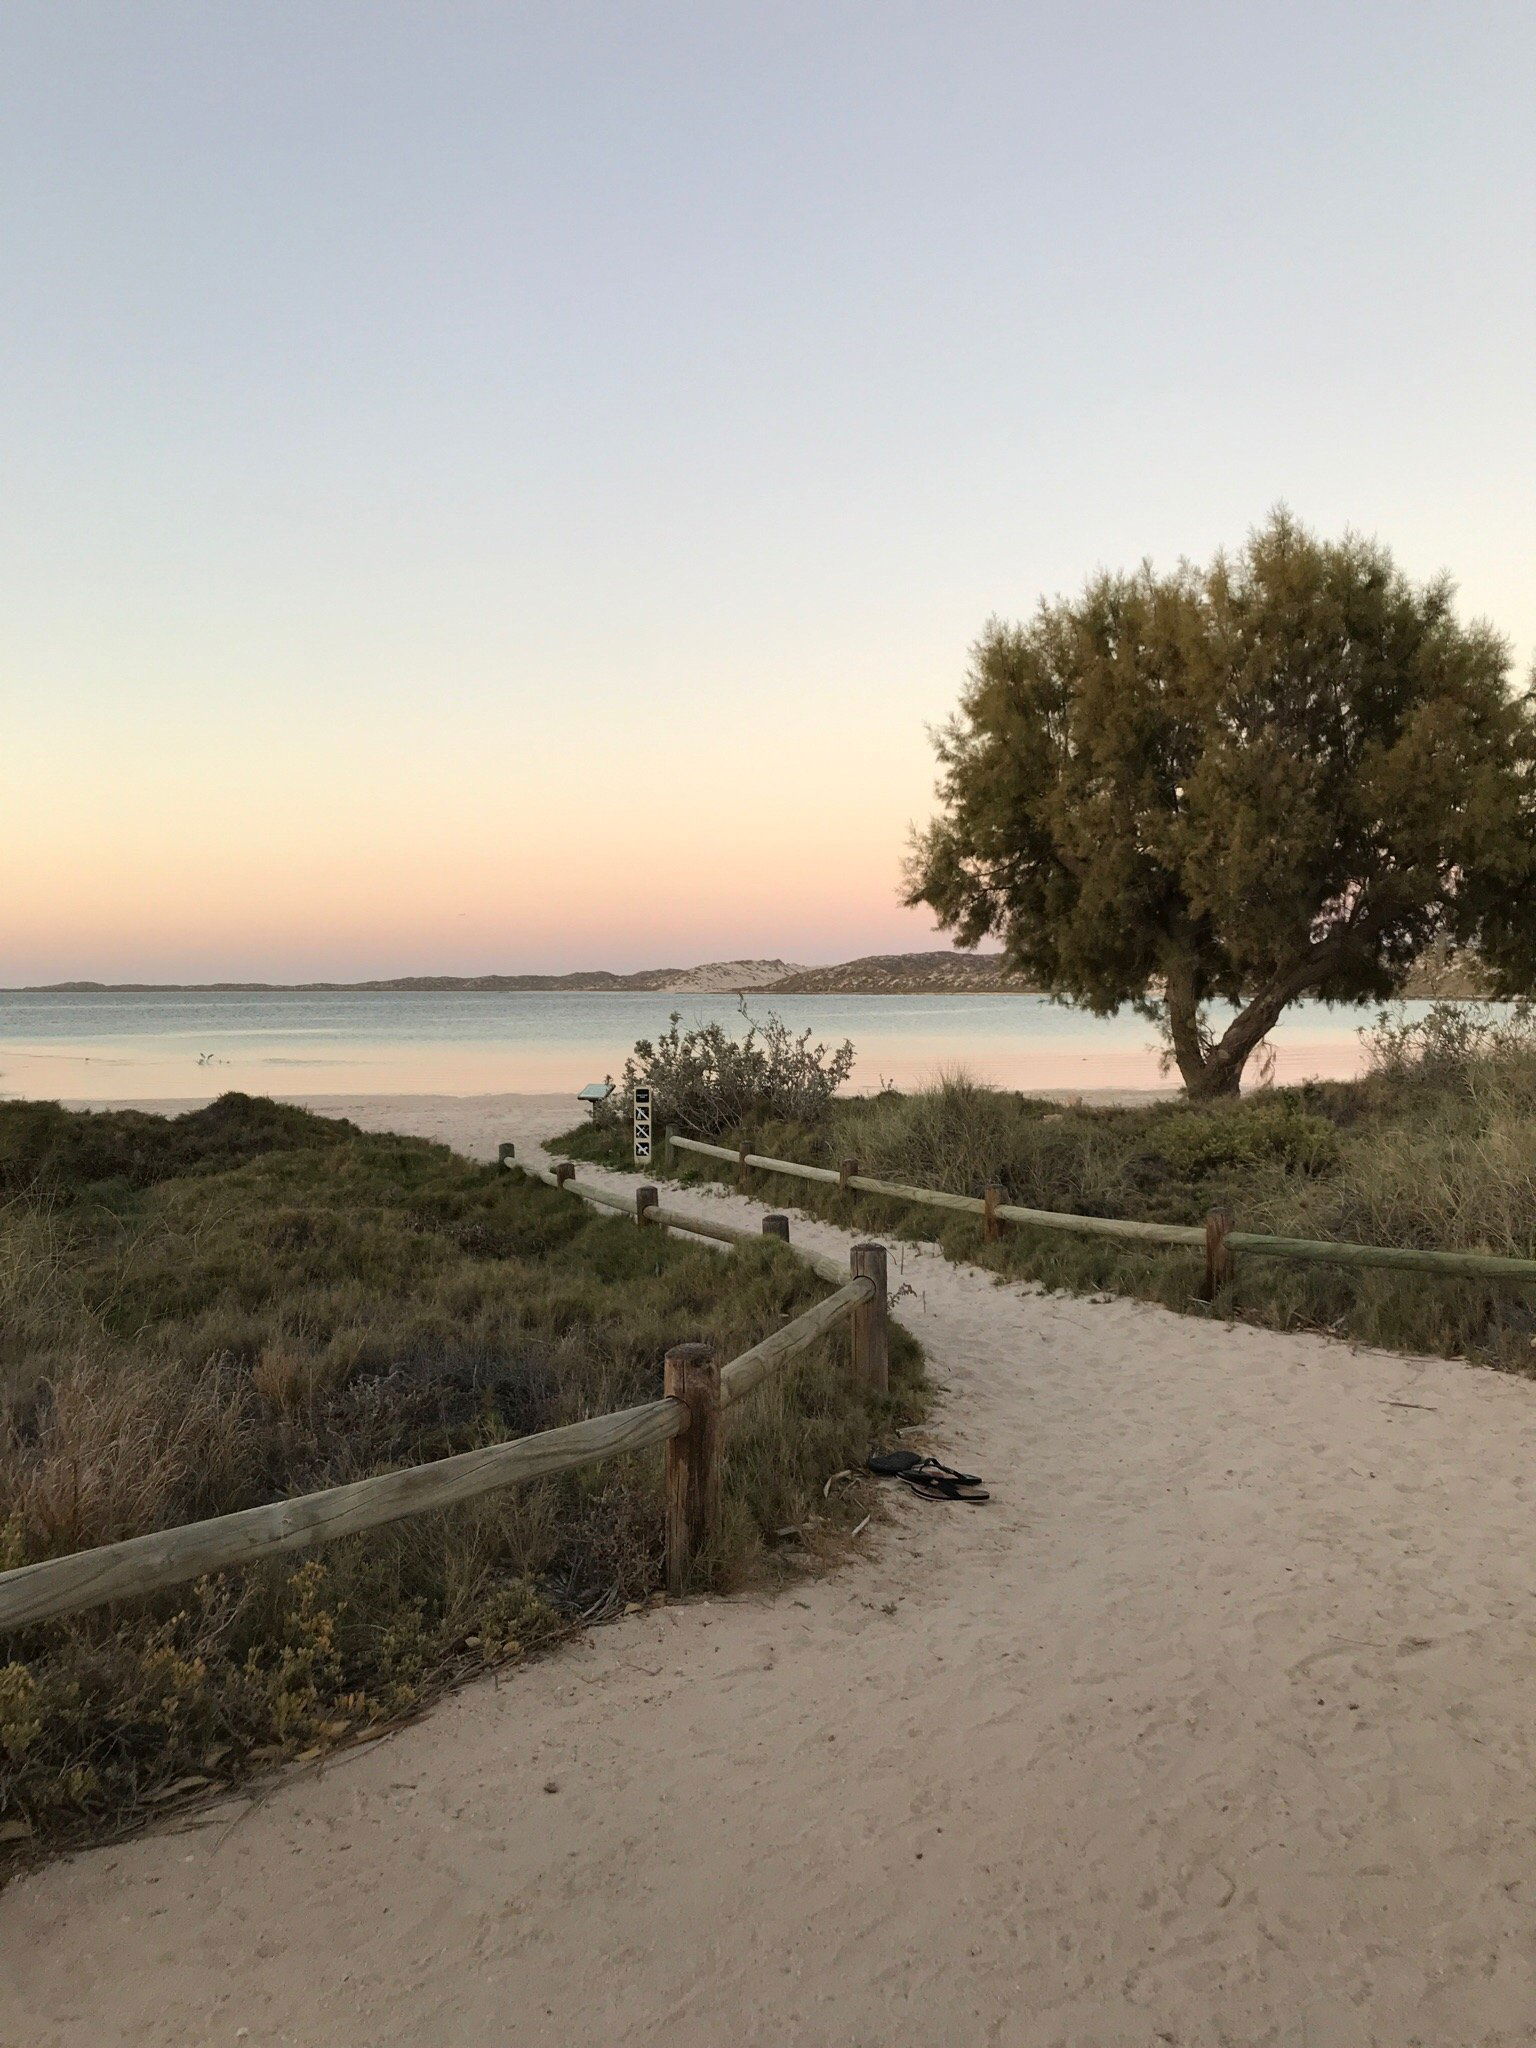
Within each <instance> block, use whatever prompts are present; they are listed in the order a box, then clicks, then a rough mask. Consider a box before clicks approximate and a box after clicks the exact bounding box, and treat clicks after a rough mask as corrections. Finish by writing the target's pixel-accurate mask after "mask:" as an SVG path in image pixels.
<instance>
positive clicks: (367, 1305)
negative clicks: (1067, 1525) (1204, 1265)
mask: <svg viewBox="0 0 1536 2048" xmlns="http://www.w3.org/2000/svg"><path fill="white" fill-rule="evenodd" d="M724 1265H725V1260H724V1257H723V1255H721V1254H718V1253H716V1252H715V1251H714V1250H712V1249H710V1248H707V1247H702V1246H700V1247H693V1246H687V1245H685V1244H683V1243H681V1242H679V1241H676V1240H673V1239H669V1238H667V1237H666V1236H664V1234H663V1233H662V1232H660V1231H644V1232H642V1231H638V1230H636V1229H635V1228H634V1226H633V1225H632V1224H625V1223H623V1222H622V1221H608V1220H606V1219H600V1218H595V1217H594V1216H593V1215H592V1213H591V1212H590V1211H589V1210H588V1209H587V1208H586V1207H585V1206H584V1205H583V1204H581V1203H580V1202H578V1201H576V1200H574V1199H573V1198H572V1197H570V1196H569V1195H564V1194H559V1193H556V1192H555V1191H553V1190H551V1189H548V1188H545V1187H542V1186H540V1185H538V1184H537V1183H534V1182H531V1181H526V1180H524V1179H523V1177H522V1176H521V1175H519V1174H507V1173H500V1172H498V1171H497V1170H496V1169H494V1168H491V1167H482V1166H476V1165H472V1164H470V1163H468V1162H466V1161H464V1160H461V1159H457V1158H455V1157H454V1156H453V1155H451V1154H450V1153H449V1152H447V1151H446V1150H445V1149H444V1148H442V1147H440V1146H435V1145H429V1144H425V1143H422V1142H420V1141H417V1140H413V1139H404V1138H392V1137H382V1138H381V1137H369V1136H365V1135H364V1134H362V1133H361V1132H359V1131H357V1130H355V1129H354V1128H353V1127H351V1126H350V1125H347V1124H343V1123H340V1122H334V1121H330V1120H326V1119H322V1118H318V1117H314V1116H310V1115H308V1114H306V1113H304V1112H302V1111H299V1110H292V1109H283V1108H280V1107H278V1106H277V1105H275V1104H272V1103H269V1102H264V1101H256V1100H251V1099H249V1098H246V1097H241V1096H226V1097H224V1098H223V1099H222V1100H221V1101H219V1102H217V1103H215V1104H213V1105H212V1107H211V1108H209V1109H207V1110H202V1111H199V1112H196V1113H195V1114H192V1115H189V1116H185V1117H181V1118H179V1119H176V1120H175V1121H172V1122H167V1121H165V1120H164V1119H161V1118H157V1117H151V1116H143V1115H132V1114H108V1113H102V1114H95V1115H76V1114H70V1113H67V1112H65V1111H63V1110H60V1109H58V1108H57V1107H55V1106H53V1105H48V1104H42V1105H38V1104H4V1105H0V1565H4V1566H7V1567H9V1566H14V1565H18V1564H22V1563H25V1562H29V1561H31V1560H32V1559H35V1558H45V1557H51V1556H57V1555H60V1554H63V1553H66V1552H69V1551H73V1550H77V1549H81V1548H85V1547H87V1546H90V1545H93V1544H98V1543H105V1542H110V1541H113V1540H116V1539H118V1538H121V1537H124V1536H129V1535H135V1534H138V1533H141V1532H143V1531H145V1530H150V1529H156V1528H165V1527H171V1526H174V1525H176V1524H178V1523H183V1522H190V1521H195V1520H197V1519H199V1518H200V1517H203V1516H208V1515H216V1514H222V1513H226V1512H229V1511H232V1510H234V1509H238V1508H244V1507H249V1506H254V1505H256V1504H258V1503H260V1502H264V1501H269V1500H273V1499H278V1498H281V1497H283V1496H285V1495H290V1494H297V1493H304V1492H311V1491H314V1490H316V1489H318V1488H321V1487H324V1486H329V1485H333V1484H337V1483H339V1482H342V1481H346V1480H351V1479H355V1478H359V1477H362V1476H364V1475H365V1474H368V1473H372V1472H378V1471H384V1470H388V1469H391V1468H394V1467H398V1466H401V1465H407V1464H417V1463H421V1462H424V1461H426V1460H428V1459H432V1458H437V1457H442V1456H446V1455H449V1454H451V1453H454V1452H457V1451H462V1450H466V1449H470V1448H472V1447H474V1446H476V1445H480V1444H484V1443H488V1442H494V1441H499V1440H502V1439H505V1438H507V1437H512V1436H518V1435H522V1434H525V1433H528V1432H531V1431H535V1430H541V1429H547V1428H552V1427H555V1426H557V1425H559V1424H562V1423H566V1422H571V1421H575V1420H577V1419H579V1418H581V1417H583V1416H586V1415H592V1414H600V1413H603V1412H604V1411H607V1410H610V1409H616V1408H623V1407H626V1406H629V1405H631V1404H633V1403H636V1402H640V1401H644V1400H649V1399H653V1398H655V1397H656V1396H657V1395H658V1394H659V1393H660V1392H661V1361H662V1356H663V1353H664V1352H665V1351H666V1349H667V1347H668V1346H669V1345H671V1344H675V1343H678V1342H681V1341H684V1340H687V1339H707V1340H709V1341H711V1342H713V1343H715V1344H716V1345H718V1346H719V1347H720V1350H721V1353H722V1356H724V1357H729V1356H731V1355H733V1354H734V1353H736V1352H738V1351H741V1350H744V1349H746V1348H747V1346H748V1345H750V1344H751V1343H753V1342H755V1341H756V1340H757V1339H759V1338H760V1337H762V1336H763V1335H764V1334H766V1333H767V1332H768V1331H769V1330H771V1329H774V1328H776V1327H777V1326H778V1325H779V1324H780V1323H781V1322H782V1321H783V1320H785V1319H787V1318H788V1317H789V1316H792V1315H794V1314H798V1313H799V1312H800V1311H801V1310H802V1309H804V1308H806V1307H808V1306H810V1305H811V1303H812V1302H814V1301H816V1300H818V1299H820V1298H821V1297H822V1296H823V1295H824V1293H825V1288H824V1286H822V1285H821V1283H819V1282H817V1281H816V1280H815V1279H814V1278H813V1277H811V1276H810V1275H809V1274H808V1273H807V1272H806V1270H805V1269H804V1267H803V1266H801V1265H800V1264H799V1263H798V1262H797V1261H795V1260H794V1259H792V1258H790V1257H788V1256H786V1255H784V1254H783V1253H777V1254H776V1253H774V1252H773V1251H772V1250H771V1249H770V1248H768V1247H767V1246H764V1247H762V1248H761V1249H759V1248H757V1247H752V1248H748V1249H744V1250H743V1251H741V1252H737V1253H732V1254H730V1255H729V1260H728V1268H727V1269H726V1270H723V1266H724ZM893 1338H894V1339H895V1348H894V1350H893V1369H894V1371H895V1372H896V1375H897V1387H898V1391H897V1392H896V1394H895V1395H893V1397H892V1399H891V1401H890V1402H889V1403H888V1404H884V1406H883V1408H882V1410H881V1412H879V1413H875V1412H871V1410H870V1409H869V1408H868V1407H867V1406H866V1405H865V1404H864V1402H863V1400H862V1399H861V1397H860V1396H859V1395H857V1394H856V1393H855V1391H854V1390H853V1388H852V1386H851V1383H850V1380H849V1377H848V1374H847V1371H846V1369H845V1358H846V1344H847V1336H846V1332H842V1333H839V1334H838V1335H837V1336H836V1337H835V1338H833V1339H831V1340H828V1341H827V1342H826V1343H823V1344H822V1345H820V1346H818V1347H815V1348H814V1349H812V1350H811V1351H809V1352H808V1353H807V1354H806V1355H805V1357H804V1359H803V1360H802V1361H801V1362H799V1363H798V1364H797V1365H796V1366H794V1367H792V1368H790V1369H789V1371H788V1372H786V1373H785V1374H784V1375H783V1376H781V1377H780V1378H779V1379H777V1380H775V1381H773V1382H771V1383H770V1384H769V1385H768V1386H766V1387H764V1388H763V1389H761V1390H759V1391H758V1392H757V1393H755V1394H754V1395H753V1396H752V1397H751V1398H750V1399H749V1400H748V1401H747V1402H746V1403H744V1404H743V1407H742V1408H741V1410H740V1411H738V1412H737V1413H736V1414H735V1415H733V1418H732V1425H731V1430H730V1437H729V1450H728V1454H727V1461H726V1513H725V1519H724V1527H723V1532H722V1536H721V1540H720V1543H719V1545H718V1548H717V1550H716V1552H715V1553H714V1554H713V1555H712V1556H711V1557H709V1558H708V1559H707V1560H706V1561H705V1563H704V1565H703V1567H702V1569H701V1572H700V1583H701V1584H704V1583H707V1584H711V1585H717V1586H718V1585H728V1584H731V1583H734V1582H736V1581H737V1580H739V1579H740V1577H741V1575H742V1574H743V1573H744V1572H745V1571H747V1570H748V1569H749V1568H751V1567H752V1566H753V1565H754V1562H761V1563H763V1565H764V1566H765V1568H766V1567H768V1566H770V1565H771V1563H772V1558H773V1553H772V1552H770V1551H769V1549H768V1548H767V1546H766V1544H765V1540H764V1539H765V1532H772V1531H774V1530H777V1529H780V1528H782V1527H784V1526H785V1525H789V1524H796V1525H802V1526H804V1527H805V1528H806V1530H807V1542H808V1544H809V1547H810V1550H811V1552H812V1553H813V1554H814V1552H815V1551H816V1549H817V1546H818V1544H820V1543H822V1541H823V1532H825V1534H826V1535H831V1534H833V1533H835V1528H836V1526H837V1524H838V1523H839V1522H840V1521H841V1520H842V1519H843V1518H844V1517H845V1516H848V1517H852V1516H853V1515H856V1514H858V1513H861V1512H863V1508H862V1507H861V1506H860V1505H859V1499H860V1496H859V1493H858V1490H857V1489H856V1488H855V1489H852V1490H850V1491H849V1492H848V1493H847V1494H845V1495H843V1496H837V1495H834V1499H833V1501H832V1502H831V1503H824V1502H823V1500H822V1497H821V1490H822V1483H823V1481H824V1480H825V1479H826V1477H827V1475H828V1474H829V1473H830V1472H832V1471H834V1470H836V1469H837V1468H839V1467H840V1466H843V1465H846V1464H848V1463H850V1462H851V1461H853V1460H855V1459H857V1458H858V1457H860V1456H861V1454H862V1453H863V1451H864V1449H865V1447H866V1446H867V1443H868V1441H869V1438H870V1436H871V1434H872V1433H873V1432H874V1431H876V1430H877V1429H879V1428H880V1427H882V1426H884V1425H888V1424H889V1423H891V1422H892V1421H900V1420H904V1419H910V1418H911V1417H912V1416H913V1415H915V1414H916V1413H917V1412H918V1404H919V1394H918V1387H919V1359H918V1354H917V1350H916V1346H915V1345H914V1344H912V1342H911V1341H910V1340H908V1339H905V1338H902V1337H900V1336H899V1334H898V1333H894V1332H893ZM660 1493H661V1486H660V1459H659V1457H657V1456H646V1455H642V1456H635V1457H629V1458H620V1459H616V1460H614V1461H613V1462H611V1463H609V1464H606V1465H603V1466H600V1467H597V1468H594V1469H592V1470H590V1471H585V1472H579V1473H575V1474H572V1475H568V1477H567V1478H565V1479H563V1480H558V1481H550V1482H546V1483H544V1484H541V1485H539V1486H536V1487H531V1488H524V1489H519V1490H514V1491H512V1492H509V1493H506V1494H503V1495H500V1496H493V1497H491V1498H490V1499H488V1500H485V1501H482V1502H479V1503H476V1504H474V1505H473V1506H468V1507H462V1508H458V1509H454V1510H452V1511H450V1512H448V1513H445V1514H439V1515H429V1516H423V1517H419V1518H417V1519H414V1520H411V1521H407V1522H401V1523H398V1524H395V1525H393V1526H391V1527H389V1528H385V1529H383V1530H379V1531H375V1532H373V1533H372V1534H370V1535H368V1536H366V1537H360V1538H355V1539H350V1540H347V1541H344V1542H341V1543H338V1544H334V1545H331V1546H329V1547H328V1548H325V1549H323V1550H319V1551H317V1552H315V1553H314V1554H313V1555H312V1556H311V1557H309V1558H308V1559H307V1560H301V1561H299V1562H298V1563H297V1564H295V1563H294V1561H293V1560H291V1559H287V1560H277V1561H274V1562H273V1563H272V1564H271V1565H270V1566H268V1567H264V1568H259V1569H257V1568H253V1569H251V1570H248V1571H245V1572H240V1573H229V1574H224V1575H220V1576H218V1577H215V1578H212V1579H208V1580H205V1581H202V1582H199V1583H198V1584H197V1585H195V1586H192V1587H188V1588H184V1589H182V1590H180V1591H179V1592H176V1593H172V1594H167V1595H165V1596H162V1597H160V1598H158V1599H156V1600H154V1601H149V1602H138V1603H124V1604H122V1605H121V1606H119V1607H116V1608H113V1609H110V1610H107V1611H104V1612H98V1613H95V1614H87V1615H82V1616H79V1617H77V1618H74V1619H71V1620H65V1621H59V1622H53V1623H47V1624H43V1625H40V1626H37V1627H35V1628H32V1629H30V1630H27V1631H25V1632H23V1633H21V1634H18V1635H16V1636H13V1637H10V1638H8V1639H7V1640H6V1641H5V1642H4V1643H3V1644H0V1845H4V1850H3V1853H5V1854H10V1855H16V1854H21V1855H25V1854H29V1853H33V1852H34V1851H35V1849H36V1848H38V1847H39V1846H42V1845H47V1844H49V1843H59V1842H63V1841H68V1840H70V1839H74V1838H79V1837H83V1836H85V1835H87V1834H95V1835H99V1834H100V1833H102V1832H104V1831H110V1830H112V1829H116V1828H122V1827H126V1826H130V1825H132V1824H134V1823H135V1822H137V1821H138V1820H140V1819H141V1818H143V1817H144V1816H146V1815H147V1814H150V1813H153V1812H156V1811H160V1810H163V1806H164V1804H165V1803H166V1802H171V1801H175V1800H177V1799H179V1798H183V1797H191V1798H195V1797H200V1796H205V1795H206V1792H207V1790H208V1788H209V1787H211V1786H217V1785H222V1784H225V1783H227V1782H229V1781H232V1780H235V1779H238V1778H240V1777H242V1776H243V1775H245V1774H247V1773H249V1772H250V1771H251V1770H253V1769H255V1768H259V1767H260V1766H262V1765H265V1764H267V1763H270V1762H272V1761H274V1760H276V1759H279V1758H283V1757H293V1756H298V1757H307V1756H311V1755H315V1754H318V1753H320V1752H321V1751H322V1750H324V1749H325V1748H327V1747H329V1746H331V1745H333V1744H336V1743H339V1742H343V1741H346V1740H349V1739H356V1738H358V1737H360V1736H366V1735H367V1734H369V1733H371V1732H374V1731H377V1730H378V1729H380V1728H382V1727H383V1726H385V1725H386V1724H387V1723H389V1722H390V1721H392V1720H395V1719H398V1718H399V1717H400V1716H402V1715H405V1714H409V1713H410V1712H412V1711H414V1710H415V1709H416V1708H418V1707H419V1706H420V1705H421V1704H422V1702H423V1701H424V1700H426V1699H428V1698H429V1697H430V1696H431V1695H432V1694H433V1693H434V1691H436V1690H438V1689H440V1688H441V1687H442V1686H444V1685H445V1684H447V1683H449V1682H451V1681H452V1680H453V1679H455V1678H457V1677H459V1676H462V1675H464V1674H467V1673H470V1672H473V1671H475V1670H477V1669H481V1668H483V1667H485V1666H487V1665H492V1664H497V1663H501V1662H504V1661H506V1660H507V1659H509V1658H516V1657H519V1656H522V1655H525V1654H527V1653H529V1652H531V1651H533V1650H536V1649H538V1648H539V1647H540V1646H542V1645H545V1644H548V1643H550V1642H552V1641H553V1640H555V1639H556V1638H558V1637H559V1636H560V1635H561V1634H563V1633H565V1632H568V1631H569V1630H570V1629H571V1628H572V1627H573V1626H574V1625H576V1623H577V1622H578V1621H580V1620H581V1619H583V1618H586V1619H591V1618H595V1617H599V1616H602V1615H605V1614H607V1613H610V1612H614V1611H617V1610H618V1609H620V1608H621V1607H622V1606H623V1605H624V1604H625V1603H627V1602H629V1601H635V1600H644V1599H646V1598H647V1597H650V1596H653V1595H654V1594H655V1592H656V1589H657V1587H658V1585H659V1584H660V1577H661V1571H660V1567H661V1555H660V1538H661V1500H660ZM817 1518H824V1519H823V1520H818V1519H817Z"/></svg>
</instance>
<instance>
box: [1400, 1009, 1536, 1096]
mask: <svg viewBox="0 0 1536 2048" xmlns="http://www.w3.org/2000/svg"><path fill="white" fill-rule="evenodd" d="M1364 1037H1365V1047H1366V1052H1367V1055H1368V1058H1369V1062H1370V1071H1371V1072H1372V1073H1375V1074H1382V1075H1385V1076H1387V1077H1388V1078H1389V1079H1392V1080H1402V1079H1405V1078H1412V1077H1417V1078H1426V1077H1427V1078H1429V1079H1431V1080H1461V1079H1465V1078H1466V1076H1467V1073H1468V1070H1469V1069H1470V1068H1472V1067H1473V1066H1475V1065H1477V1064H1479V1063H1487V1062H1490V1061H1496V1062H1501V1063H1502V1062H1505V1061H1524V1060H1536V1003H1533V1002H1532V1001H1530V1000H1529V999H1527V1000H1524V1001H1521V1002H1518V1003H1514V1004H1512V1005H1511V1006H1509V1008H1508V1009H1495V1008H1493V1007H1492V1006H1491V1005H1490V1004H1488V1003H1456V1002H1447V1003H1431V1004H1430V1006H1429V1009H1428V1010H1427V1011H1426V1012H1425V1014H1424V1015H1423V1016H1422V1017H1414V1018H1410V1017H1409V1016H1408V1014H1407V1012H1406V1010H1403V1009H1397V1010H1382V1011H1380V1012H1379V1013H1378V1015H1377V1018H1376V1027H1375V1029H1374V1030H1373V1031H1367V1032H1366V1033H1365V1034H1364Z"/></svg>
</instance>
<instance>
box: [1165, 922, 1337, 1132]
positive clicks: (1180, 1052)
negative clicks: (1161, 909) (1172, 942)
mask: <svg viewBox="0 0 1536 2048" xmlns="http://www.w3.org/2000/svg"><path fill="white" fill-rule="evenodd" d="M1325 966H1326V959H1325V957H1324V949H1323V948H1322V947H1321V946H1320V947H1318V948H1316V949H1315V950H1314V952H1313V953H1311V954H1310V955H1309V956H1308V957H1307V959H1306V960H1304V961H1301V962H1299V963H1298V964H1297V966H1295V967H1294V968H1293V969H1292V970H1291V972H1290V973H1289V974H1286V975H1282V976H1281V977H1280V979H1279V980H1278V981H1273V982H1271V983H1270V985H1269V986H1268V988H1265V989H1261V990H1260V992H1259V993H1258V994H1257V995H1256V996H1255V997H1254V998H1253V1000H1252V1002H1250V1003H1249V1005H1248V1007H1247V1008H1246V1009H1245V1010H1239V1011H1238V1013H1237V1015H1236V1016H1235V1017H1234V1018H1233V1019H1232V1022H1231V1023H1230V1024H1229V1025H1228V1026H1227V1028H1226V1030H1225V1031H1224V1032H1223V1033H1222V1035H1221V1036H1220V1038H1218V1039H1217V1040H1216V1041H1215V1042H1214V1043H1212V1042H1211V1041H1210V1040H1209V1039H1207V1037H1206V1036H1205V1033H1204V1032H1203V1031H1202V1030H1201V1028H1200V1005H1199V1001H1198V999H1197V997H1196V994H1195V981H1194V975H1193V972H1192V971H1191V970H1189V969H1187V968H1181V969H1178V970H1176V971H1175V972H1172V973H1170V974H1169V976H1168V982H1167V991H1166V998H1165V1000H1166V1003H1167V1009H1168V1036H1169V1039H1170V1041H1171V1042H1172V1045H1173V1056H1174V1058H1175V1060H1176V1061H1177V1062H1178V1068H1179V1072H1180V1074H1181V1075H1182V1076H1183V1078H1184V1092H1185V1094H1186V1095H1187V1096H1188V1097H1189V1099H1190V1101H1191V1102H1216V1101H1220V1100H1221V1099H1222V1098H1223V1097H1231V1096H1234V1095H1237V1094H1239V1093H1240V1092H1241V1090H1242V1085H1243V1070H1244V1068H1245V1067H1246V1066H1247V1064H1248V1061H1249V1059H1250V1058H1251V1057H1252V1055H1253V1054H1254V1053H1255V1052H1256V1051H1257V1050H1258V1048H1259V1046H1260V1045H1261V1044H1262V1043H1263V1041H1264V1040H1265V1039H1266V1038H1267V1037H1268V1036H1269V1034H1270V1032H1271V1031H1273V1030H1274V1028H1275V1025H1276V1024H1277V1023H1278V1022H1279V1019H1280V1015H1281V1012H1282V1011H1283V1010H1284V1009H1285V1007H1286V1005H1287V1004H1288V1003H1293V1002H1294V1001H1295V1000H1296V998H1297V997H1298V996H1300V995H1305V994H1306V992H1307V990H1308V989H1309V988H1315V987H1316V986H1317V984H1318V982H1319V981H1320V980H1321V979H1322V976H1323V973H1324V970H1325Z"/></svg>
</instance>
